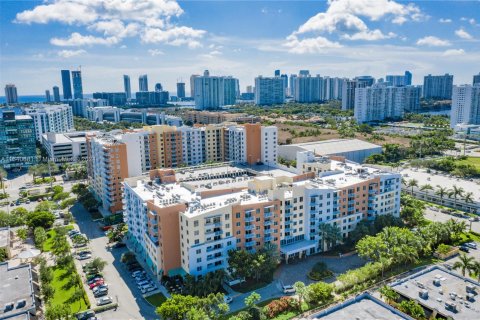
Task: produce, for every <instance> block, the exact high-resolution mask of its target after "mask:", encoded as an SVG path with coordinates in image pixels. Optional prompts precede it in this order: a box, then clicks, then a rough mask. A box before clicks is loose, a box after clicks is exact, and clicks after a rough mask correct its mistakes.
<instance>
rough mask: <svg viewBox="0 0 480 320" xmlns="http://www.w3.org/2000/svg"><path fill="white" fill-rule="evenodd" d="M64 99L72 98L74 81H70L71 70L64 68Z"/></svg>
mask: <svg viewBox="0 0 480 320" xmlns="http://www.w3.org/2000/svg"><path fill="white" fill-rule="evenodd" d="M61 73H62V88H63V99H64V100H69V99H72V82H71V81H70V70H62V71H61Z"/></svg>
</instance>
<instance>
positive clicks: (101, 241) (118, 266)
mask: <svg viewBox="0 0 480 320" xmlns="http://www.w3.org/2000/svg"><path fill="white" fill-rule="evenodd" d="M71 212H72V214H73V216H74V217H75V219H76V221H77V224H78V227H79V229H80V231H81V232H82V233H85V234H86V235H87V236H88V238H89V239H90V244H89V246H90V249H91V251H92V256H93V257H99V258H101V259H103V260H105V261H107V262H108V264H107V266H106V267H105V270H104V272H103V273H104V275H105V279H106V282H107V283H108V286H109V293H108V295H109V296H112V297H113V299H114V301H116V302H118V305H119V306H118V309H117V311H113V310H109V311H106V312H102V313H100V314H99V317H100V318H101V319H102V320H131V319H135V320H136V319H147V320H151V319H158V316H157V315H156V314H155V309H154V307H152V306H151V305H150V304H149V303H147V302H146V301H145V300H144V299H143V297H142V295H141V294H140V292H139V290H138V288H137V287H136V285H135V283H134V281H133V279H132V277H131V275H130V273H129V272H128V271H127V269H126V268H125V266H124V264H123V263H122V262H121V261H120V257H121V255H122V253H123V252H125V251H126V250H127V249H126V248H121V249H111V250H110V251H108V250H107V249H106V245H107V243H108V239H107V237H106V236H105V234H104V232H103V231H101V230H100V227H99V224H98V223H96V222H93V221H92V220H91V217H90V214H89V213H88V212H87V211H86V210H85V209H84V208H83V206H81V205H80V204H78V203H77V204H76V205H75V206H73V207H72V208H71ZM87 261H88V260H87ZM94 304H95V302H94V301H92V305H94Z"/></svg>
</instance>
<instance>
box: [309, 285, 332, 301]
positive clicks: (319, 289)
mask: <svg viewBox="0 0 480 320" xmlns="http://www.w3.org/2000/svg"><path fill="white" fill-rule="evenodd" d="M308 287H309V288H310V290H309V297H310V301H311V302H315V303H317V304H320V303H325V302H328V301H330V300H331V299H332V298H333V295H332V293H333V287H332V286H331V285H330V284H328V283H325V282H316V283H313V284H311V285H309V286H308Z"/></svg>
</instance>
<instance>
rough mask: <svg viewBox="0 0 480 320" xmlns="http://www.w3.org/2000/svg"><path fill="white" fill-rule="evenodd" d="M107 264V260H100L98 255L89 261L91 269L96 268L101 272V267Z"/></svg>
mask: <svg viewBox="0 0 480 320" xmlns="http://www.w3.org/2000/svg"><path fill="white" fill-rule="evenodd" d="M107 264H108V262H107V261H105V260H102V259H101V258H99V257H96V258H95V259H93V260H92V261H91V262H90V263H89V266H91V268H92V269H96V270H98V271H99V272H102V271H103V269H105V267H106V266H107Z"/></svg>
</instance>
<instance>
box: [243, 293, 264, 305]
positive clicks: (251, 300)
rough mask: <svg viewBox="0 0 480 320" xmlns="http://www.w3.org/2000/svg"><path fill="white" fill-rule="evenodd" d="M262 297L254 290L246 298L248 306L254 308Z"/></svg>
mask: <svg viewBox="0 0 480 320" xmlns="http://www.w3.org/2000/svg"><path fill="white" fill-rule="evenodd" d="M261 298H262V297H261V296H260V295H259V294H258V293H256V292H252V293H251V294H250V295H249V296H248V297H246V298H245V305H246V306H247V308H252V307H254V306H255V305H256V304H257V302H258V301H260V299H261Z"/></svg>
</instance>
